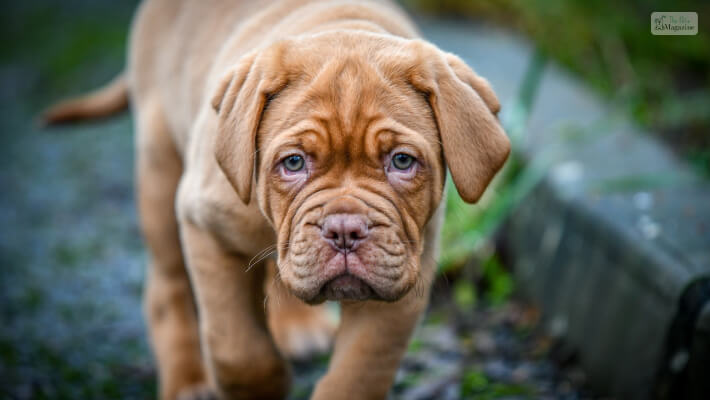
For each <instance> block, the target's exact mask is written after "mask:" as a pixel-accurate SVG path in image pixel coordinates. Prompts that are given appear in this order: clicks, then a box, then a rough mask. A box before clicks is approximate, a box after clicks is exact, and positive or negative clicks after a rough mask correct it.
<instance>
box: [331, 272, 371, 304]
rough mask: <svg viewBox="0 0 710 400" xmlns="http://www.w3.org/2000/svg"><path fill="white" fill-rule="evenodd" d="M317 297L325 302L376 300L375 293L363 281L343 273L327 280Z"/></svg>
mask: <svg viewBox="0 0 710 400" xmlns="http://www.w3.org/2000/svg"><path fill="white" fill-rule="evenodd" d="M318 297H320V298H323V299H325V300H335V301H342V300H355V301H362V300H371V299H377V298H378V296H377V293H376V292H375V291H374V290H373V289H372V287H370V285H368V284H367V283H366V282H365V281H364V280H362V279H360V278H358V277H356V276H355V275H352V274H349V273H347V272H346V273H344V274H341V275H338V276H336V277H335V278H333V279H331V280H329V281H328V282H326V283H325V284H323V286H322V287H321V289H320V291H319V293H318Z"/></svg>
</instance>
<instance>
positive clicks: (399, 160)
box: [392, 153, 414, 170]
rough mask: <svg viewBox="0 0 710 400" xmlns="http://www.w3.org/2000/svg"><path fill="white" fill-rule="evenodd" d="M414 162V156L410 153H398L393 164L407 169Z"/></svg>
mask: <svg viewBox="0 0 710 400" xmlns="http://www.w3.org/2000/svg"><path fill="white" fill-rule="evenodd" d="M412 164H414V157H412V156H410V155H409V154H404V153H397V154H395V155H394V156H393V157H392V166H393V167H395V168H397V169H400V170H407V169H409V167H411V166H412Z"/></svg>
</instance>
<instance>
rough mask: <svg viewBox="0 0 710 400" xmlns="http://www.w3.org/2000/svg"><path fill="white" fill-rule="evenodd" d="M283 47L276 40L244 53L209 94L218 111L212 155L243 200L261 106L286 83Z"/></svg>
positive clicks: (250, 173) (251, 171)
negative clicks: (269, 44)
mask: <svg viewBox="0 0 710 400" xmlns="http://www.w3.org/2000/svg"><path fill="white" fill-rule="evenodd" d="M284 49H285V45H284V43H277V44H275V45H272V46H271V47H268V48H266V49H264V50H261V51H254V52H251V53H248V54H246V55H245V56H243V57H242V58H241V59H240V60H239V62H238V63H237V65H236V66H235V67H234V68H232V69H231V70H230V71H229V72H228V73H227V74H226V75H225V76H224V78H223V79H222V80H221V82H220V83H219V85H218V86H217V89H216V91H215V94H214V96H213V98H212V107H213V108H214V110H215V111H216V112H217V113H218V115H219V124H218V128H217V129H218V133H217V139H216V142H215V158H216V159H217V164H219V166H220V168H221V169H222V171H223V172H224V174H225V175H226V177H227V179H228V180H229V182H230V183H231V184H232V186H233V187H234V190H235V191H236V192H237V194H238V195H239V198H240V199H241V200H242V201H243V202H244V204H249V200H250V199H251V186H252V180H253V178H254V164H255V163H256V134H257V132H258V130H259V124H260V122H261V117H262V114H263V112H264V107H265V105H266V102H267V101H268V99H269V97H271V96H273V95H274V94H276V93H277V92H278V91H279V90H281V89H282V88H283V87H284V86H285V85H286V83H287V82H286V74H285V73H284V72H283V68H281V60H282V56H283V51H284Z"/></svg>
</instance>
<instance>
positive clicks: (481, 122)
mask: <svg viewBox="0 0 710 400" xmlns="http://www.w3.org/2000/svg"><path fill="white" fill-rule="evenodd" d="M415 46H418V48H417V49H416V51H417V55H418V60H417V62H416V67H415V68H414V69H413V70H411V71H410V81H411V83H412V85H413V86H414V87H415V88H416V89H417V90H419V91H421V92H423V93H425V94H426V96H427V98H428V100H429V104H430V105H431V108H432V109H433V111H434V117H435V118H436V123H437V126H438V128H439V135H440V136H441V143H442V145H443V149H444V157H445V159H446V164H447V165H448V167H449V170H450V171H451V177H452V178H453V180H454V184H455V185H456V189H457V190H458V192H459V195H461V198H463V199H464V200H465V201H466V202H468V203H473V202H476V201H477V200H478V199H479V198H480V197H481V195H482V194H483V192H484V191H485V189H486V187H487V186H488V184H489V183H490V181H491V180H492V179H493V177H494V176H495V174H496V173H497V172H498V170H500V169H501V167H502V166H503V164H504V163H505V160H506V159H507V158H508V154H509V153H510V141H509V140H508V137H507V136H506V135H505V132H504V131H503V128H502V127H501V125H500V122H499V121H498V118H497V117H496V114H497V113H498V111H499V110H500V103H499V102H498V98H497V97H496V95H495V93H494V92H493V89H492V88H491V86H490V85H489V84H488V82H487V81H486V80H485V79H483V78H481V77H480V76H478V75H476V73H475V72H473V70H471V68H469V67H468V66H467V65H466V64H465V63H464V62H463V61H462V60H461V59H460V58H458V57H457V56H455V55H453V54H449V53H443V52H442V51H440V50H438V49H436V48H434V47H433V46H431V45H429V44H427V43H424V42H421V41H415ZM432 53H434V54H432Z"/></svg>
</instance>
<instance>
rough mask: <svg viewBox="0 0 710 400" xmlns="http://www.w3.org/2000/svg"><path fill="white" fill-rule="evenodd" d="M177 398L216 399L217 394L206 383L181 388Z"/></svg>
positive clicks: (194, 399)
mask: <svg viewBox="0 0 710 400" xmlns="http://www.w3.org/2000/svg"><path fill="white" fill-rule="evenodd" d="M177 400H217V395H215V393H214V391H213V390H212V389H210V387H209V386H208V385H207V384H206V383H201V384H199V385H195V386H190V387H187V388H185V389H182V390H181V391H180V393H178V395H177Z"/></svg>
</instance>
